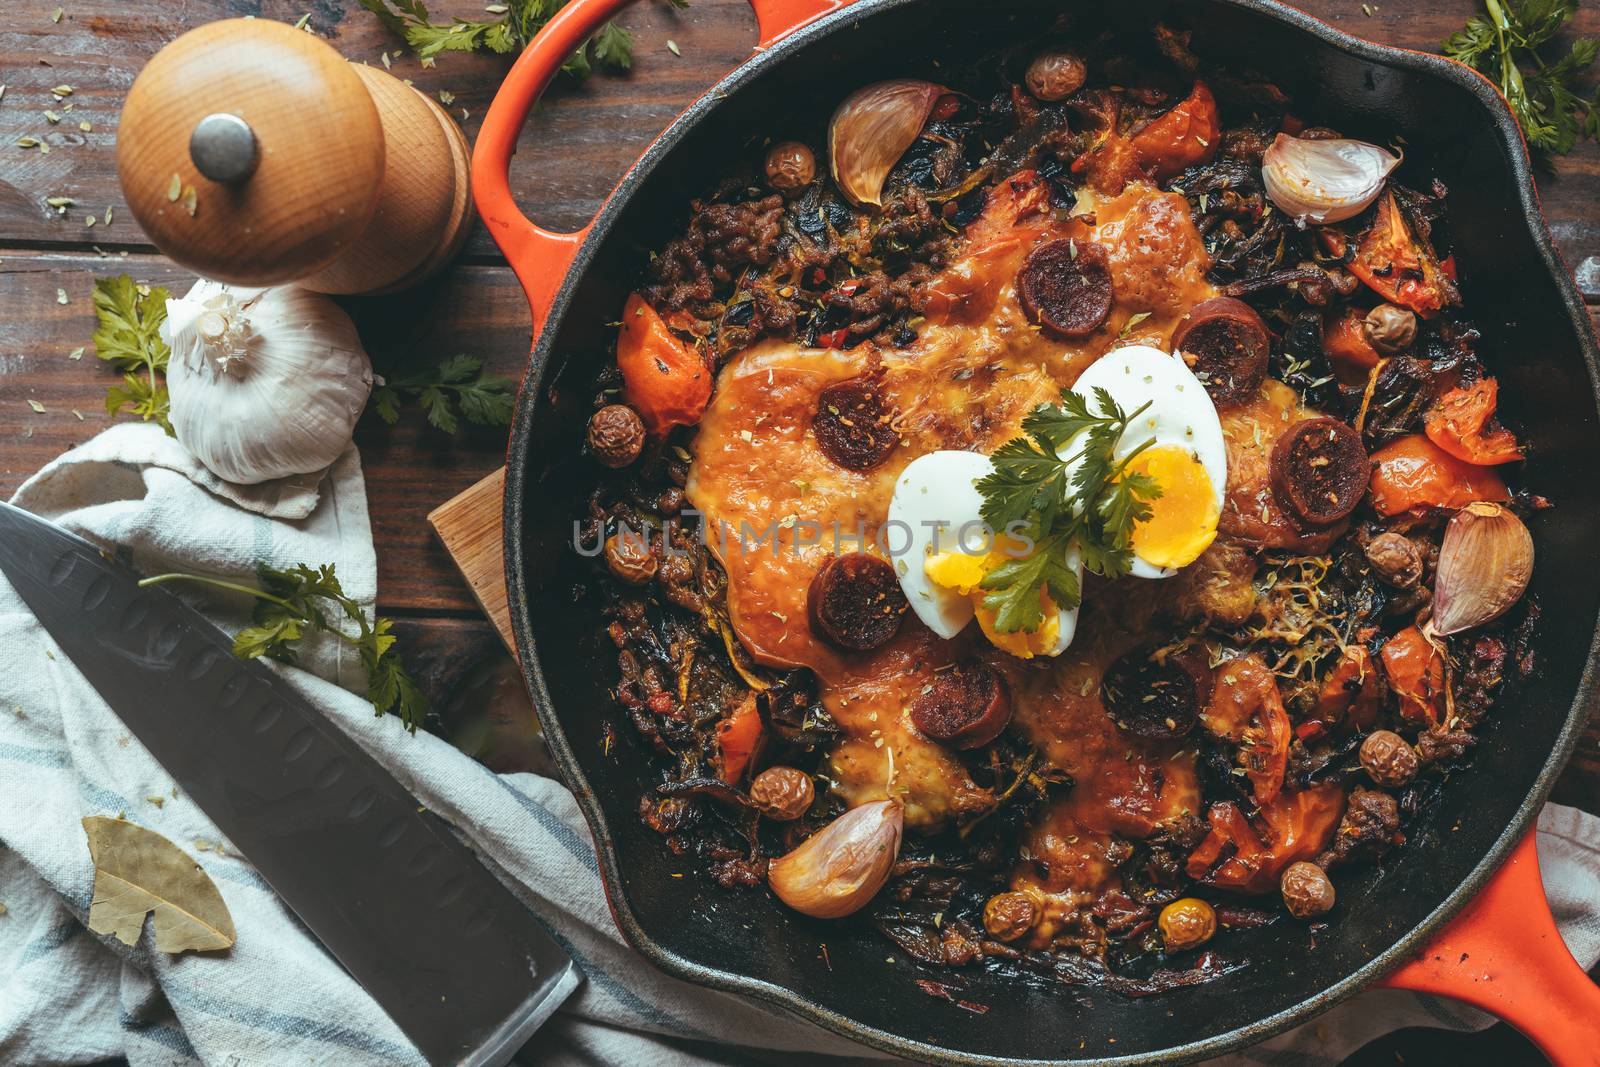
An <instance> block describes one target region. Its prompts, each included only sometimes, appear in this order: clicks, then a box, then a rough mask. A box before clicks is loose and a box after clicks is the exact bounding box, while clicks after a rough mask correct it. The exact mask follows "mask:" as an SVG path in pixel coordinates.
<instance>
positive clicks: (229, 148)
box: [189, 111, 258, 185]
mask: <svg viewBox="0 0 1600 1067" xmlns="http://www.w3.org/2000/svg"><path fill="white" fill-rule="evenodd" d="M189 158H190V159H191V160H192V161H193V162H194V166H195V169H196V170H198V171H199V172H200V173H201V174H204V175H205V176H206V177H207V178H210V179H211V180H212V181H214V182H222V183H223V184H225V185H235V184H237V183H239V182H242V181H244V180H245V179H246V178H248V177H250V175H252V174H254V173H255V170H256V160H257V158H258V157H257V154H256V134H255V131H254V130H252V129H251V128H250V124H249V123H248V122H246V121H245V120H244V119H242V118H240V117H239V116H238V115H230V114H228V113H227V112H225V111H219V112H216V113H214V114H211V115H207V116H206V117H205V118H203V119H201V120H200V121H199V123H198V124H196V126H195V128H194V133H192V134H190V135H189Z"/></svg>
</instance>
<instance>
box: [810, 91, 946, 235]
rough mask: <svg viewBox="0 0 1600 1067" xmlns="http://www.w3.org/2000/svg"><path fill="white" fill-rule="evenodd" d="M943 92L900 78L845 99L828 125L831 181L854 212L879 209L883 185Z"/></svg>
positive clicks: (915, 137)
mask: <svg viewBox="0 0 1600 1067" xmlns="http://www.w3.org/2000/svg"><path fill="white" fill-rule="evenodd" d="M944 93H945V89H944V87H943V86H939V85H934V84H933V83H932V82H922V81H912V80H911V79H908V78H899V79H896V80H894V81H885V82H874V83H873V84H871V85H867V86H864V87H862V88H860V89H857V90H856V91H855V92H853V93H851V94H850V95H849V96H848V97H846V98H845V101H844V103H842V104H840V105H839V109H838V110H837V111H835V112H834V113H833V119H832V120H831V121H830V122H829V123H828V165H829V166H830V167H831V168H832V170H833V180H834V181H835V182H837V183H838V185H839V190H840V192H842V193H844V195H845V197H846V198H847V199H849V201H850V202H851V203H852V204H855V205H856V206H857V207H862V206H865V205H871V206H873V207H878V206H880V205H881V204H882V203H883V201H882V199H881V198H882V195H883V183H884V181H885V180H887V179H888V177H889V171H891V170H893V169H894V165H895V164H896V163H898V162H900V157H901V156H903V155H905V152H906V149H908V148H910V147H911V144H912V142H913V141H915V140H916V139H917V135H918V134H920V133H921V132H922V127H923V125H924V124H926V123H927V121H928V116H929V115H930V114H931V113H932V112H933V105H934V103H935V102H936V101H937V100H938V99H939V97H941V96H943V95H944Z"/></svg>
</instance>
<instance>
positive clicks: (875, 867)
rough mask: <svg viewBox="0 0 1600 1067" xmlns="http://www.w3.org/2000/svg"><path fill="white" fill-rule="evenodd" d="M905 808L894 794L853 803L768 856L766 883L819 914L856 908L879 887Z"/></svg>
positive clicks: (804, 910)
mask: <svg viewBox="0 0 1600 1067" xmlns="http://www.w3.org/2000/svg"><path fill="white" fill-rule="evenodd" d="M904 826H905V809H904V808H903V807H901V806H900V802H899V801H898V800H875V801H873V802H872V803H870V804H862V805H861V806H860V807H856V808H851V809H850V810H849V811H847V812H845V813H844V814H843V815H841V816H839V817H838V818H837V819H835V820H833V821H832V822H831V823H829V824H828V825H827V826H824V827H823V828H822V829H821V830H818V831H817V832H816V833H814V834H812V835H811V836H810V837H808V838H806V839H805V840H804V841H802V842H801V843H800V844H799V846H798V847H796V848H795V849H794V851H792V852H790V853H789V854H788V855H786V856H780V857H779V858H778V859H775V860H773V861H772V863H771V865H770V866H769V867H768V868H767V883H768V884H769V885H771V886H772V891H773V892H774V893H776V894H778V899H780V900H782V901H783V902H784V903H785V904H787V905H789V907H791V908H793V909H794V910H795V911H798V912H800V913H801V914H803V915H810V916H814V917H815V918H818V919H838V918H841V917H842V916H845V915H849V914H850V913H851V912H854V911H858V910H859V909H860V908H861V907H862V905H864V904H866V902H867V901H869V900H871V899H872V897H873V895H874V894H875V893H877V892H878V890H879V889H882V888H883V883H884V882H886V881H888V879H889V868H891V867H893V866H894V861H895V857H896V856H898V855H899V854H900V831H901V830H902V829H903V828H904Z"/></svg>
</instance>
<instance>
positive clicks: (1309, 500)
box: [1269, 417, 1372, 527]
mask: <svg viewBox="0 0 1600 1067" xmlns="http://www.w3.org/2000/svg"><path fill="white" fill-rule="evenodd" d="M1271 463H1272V467H1271V472H1270V475H1269V476H1270V478H1271V481H1272V495H1273V497H1274V498H1276V499H1277V501H1278V503H1279V504H1280V505H1282V507H1283V508H1284V509H1285V510H1286V511H1288V512H1289V513H1290V514H1291V515H1293V516H1294V517H1295V518H1296V519H1297V520H1298V521H1299V522H1301V523H1303V524H1304V525H1305V526H1308V527H1314V526H1331V525H1333V524H1334V523H1336V522H1339V521H1341V520H1342V519H1344V518H1345V517H1347V516H1348V515H1349V514H1350V513H1351V512H1352V511H1354V510H1355V509H1356V505H1357V504H1359V503H1361V497H1362V496H1363V495H1364V494H1365V493H1366V491H1367V482H1368V480H1369V479H1370V477H1371V474H1372V462H1371V461H1370V460H1368V459H1367V450H1366V447H1365V446H1364V445H1362V443H1361V435H1360V434H1359V433H1357V432H1356V431H1355V428H1354V427H1351V426H1348V425H1346V424H1345V423H1342V422H1340V421H1339V420H1338V419H1331V418H1326V417H1324V418H1320V419H1306V420H1304V421H1302V422H1297V423H1295V424H1294V425H1293V426H1291V427H1289V429H1287V430H1286V431H1284V434H1283V436H1282V437H1279V438H1278V441H1277V443H1276V444H1275V445H1273V446H1272V461H1271Z"/></svg>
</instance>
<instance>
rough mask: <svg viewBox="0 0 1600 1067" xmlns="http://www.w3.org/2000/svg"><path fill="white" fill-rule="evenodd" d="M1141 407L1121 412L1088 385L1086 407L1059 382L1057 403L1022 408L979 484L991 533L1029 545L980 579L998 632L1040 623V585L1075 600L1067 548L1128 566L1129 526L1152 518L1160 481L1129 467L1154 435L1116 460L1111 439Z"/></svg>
mask: <svg viewBox="0 0 1600 1067" xmlns="http://www.w3.org/2000/svg"><path fill="white" fill-rule="evenodd" d="M1148 407H1149V404H1145V405H1144V406H1143V407H1140V408H1138V409H1137V410H1135V411H1133V412H1132V413H1128V412H1124V411H1123V410H1122V408H1121V406H1120V405H1118V404H1117V402H1116V400H1115V399H1113V398H1112V396H1111V394H1110V393H1108V392H1106V390H1104V389H1096V390H1095V391H1094V401H1093V407H1091V405H1090V401H1089V399H1088V398H1087V397H1084V396H1081V395H1079V394H1077V393H1074V392H1072V391H1071V390H1066V389H1064V390H1062V392H1061V403H1060V404H1059V405H1057V406H1051V405H1048V404H1047V405H1041V406H1040V407H1038V408H1035V409H1034V410H1033V411H1031V412H1029V413H1028V415H1027V417H1026V418H1024V419H1023V421H1022V429H1023V434H1024V436H1022V437H1015V438H1012V439H1011V440H1010V441H1007V442H1006V443H1005V444H1003V445H1001V446H1000V448H998V449H997V450H996V451H995V453H994V455H993V456H991V457H990V460H991V462H992V463H993V465H994V470H993V472H992V473H990V474H988V475H986V476H985V477H983V478H981V479H979V481H978V484H977V488H978V492H979V494H980V495H981V496H982V497H983V506H982V514H983V518H984V521H985V522H987V523H988V524H989V527H990V528H991V529H993V530H995V531H996V532H1005V533H1009V534H1013V535H1020V536H1021V537H1022V538H1026V539H1027V540H1028V541H1031V542H1032V543H1033V551H1032V553H1031V554H1029V555H1027V556H1025V557H1023V558H1021V559H1014V560H1009V561H1007V562H1006V563H1003V564H1001V565H1000V566H999V567H996V568H995V569H994V570H992V571H990V572H989V573H988V574H987V575H985V576H984V579H983V581H982V582H981V583H980V585H981V587H982V588H983V589H985V590H988V595H987V596H985V597H984V607H986V608H988V609H989V610H991V611H993V612H995V629H996V630H998V631H999V632H1001V633H1012V632H1014V631H1017V630H1027V631H1033V630H1037V629H1038V628H1039V624H1040V623H1041V622H1042V621H1043V618H1044V610H1043V607H1042V605H1041V603H1040V600H1039V592H1040V590H1045V591H1048V593H1049V594H1050V599H1051V600H1053V601H1055V603H1056V606H1057V607H1060V608H1062V609H1064V610H1068V609H1071V608H1074V607H1077V605H1078V602H1079V600H1080V599H1081V596H1082V592H1081V590H1080V589H1079V583H1078V577H1077V573H1076V568H1075V567H1074V566H1073V565H1072V556H1073V554H1074V553H1076V554H1077V555H1078V556H1079V557H1080V558H1081V559H1082V560H1083V565H1084V566H1085V567H1086V568H1087V569H1089V570H1091V571H1094V572H1095V573H1096V574H1100V575H1103V576H1105V577H1107V578H1118V577H1121V576H1122V575H1124V574H1126V573H1128V570H1129V568H1130V567H1131V566H1132V564H1133V549H1132V547H1131V546H1132V541H1133V531H1134V527H1136V526H1137V525H1138V524H1139V523H1141V522H1144V521H1145V520H1147V519H1148V518H1150V515H1151V510H1150V504H1149V502H1150V501H1151V500H1154V499H1156V498H1157V497H1159V496H1160V495H1161V487H1160V486H1159V485H1158V484H1157V483H1156V481H1155V479H1153V478H1151V477H1149V476H1148V475H1144V474H1138V473H1132V472H1129V471H1128V465H1129V463H1131V462H1132V460H1133V458H1134V457H1135V456H1137V455H1139V453H1141V452H1143V451H1144V450H1145V449H1146V448H1148V447H1150V445H1151V444H1153V443H1154V441H1153V440H1147V441H1145V442H1143V443H1142V444H1140V445H1138V446H1137V447H1135V448H1133V449H1130V450H1129V451H1128V452H1127V453H1126V454H1125V455H1123V456H1121V457H1120V458H1119V457H1118V455H1117V446H1118V443H1119V442H1120V441H1121V440H1122V437H1123V434H1125V433H1126V432H1127V430H1128V427H1129V426H1130V425H1131V424H1132V422H1133V420H1134V419H1136V418H1138V417H1139V416H1140V415H1141V414H1143V413H1144V411H1145V409H1146V408H1148ZM1095 409H1098V414H1097V413H1096V410H1095ZM1069 446H1075V447H1076V450H1075V451H1073V450H1071V449H1069ZM1069 451H1070V453H1071V454H1070V455H1068V456H1067V458H1065V459H1063V458H1061V453H1062V452H1069ZM1074 465H1076V466H1075V469H1074Z"/></svg>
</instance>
